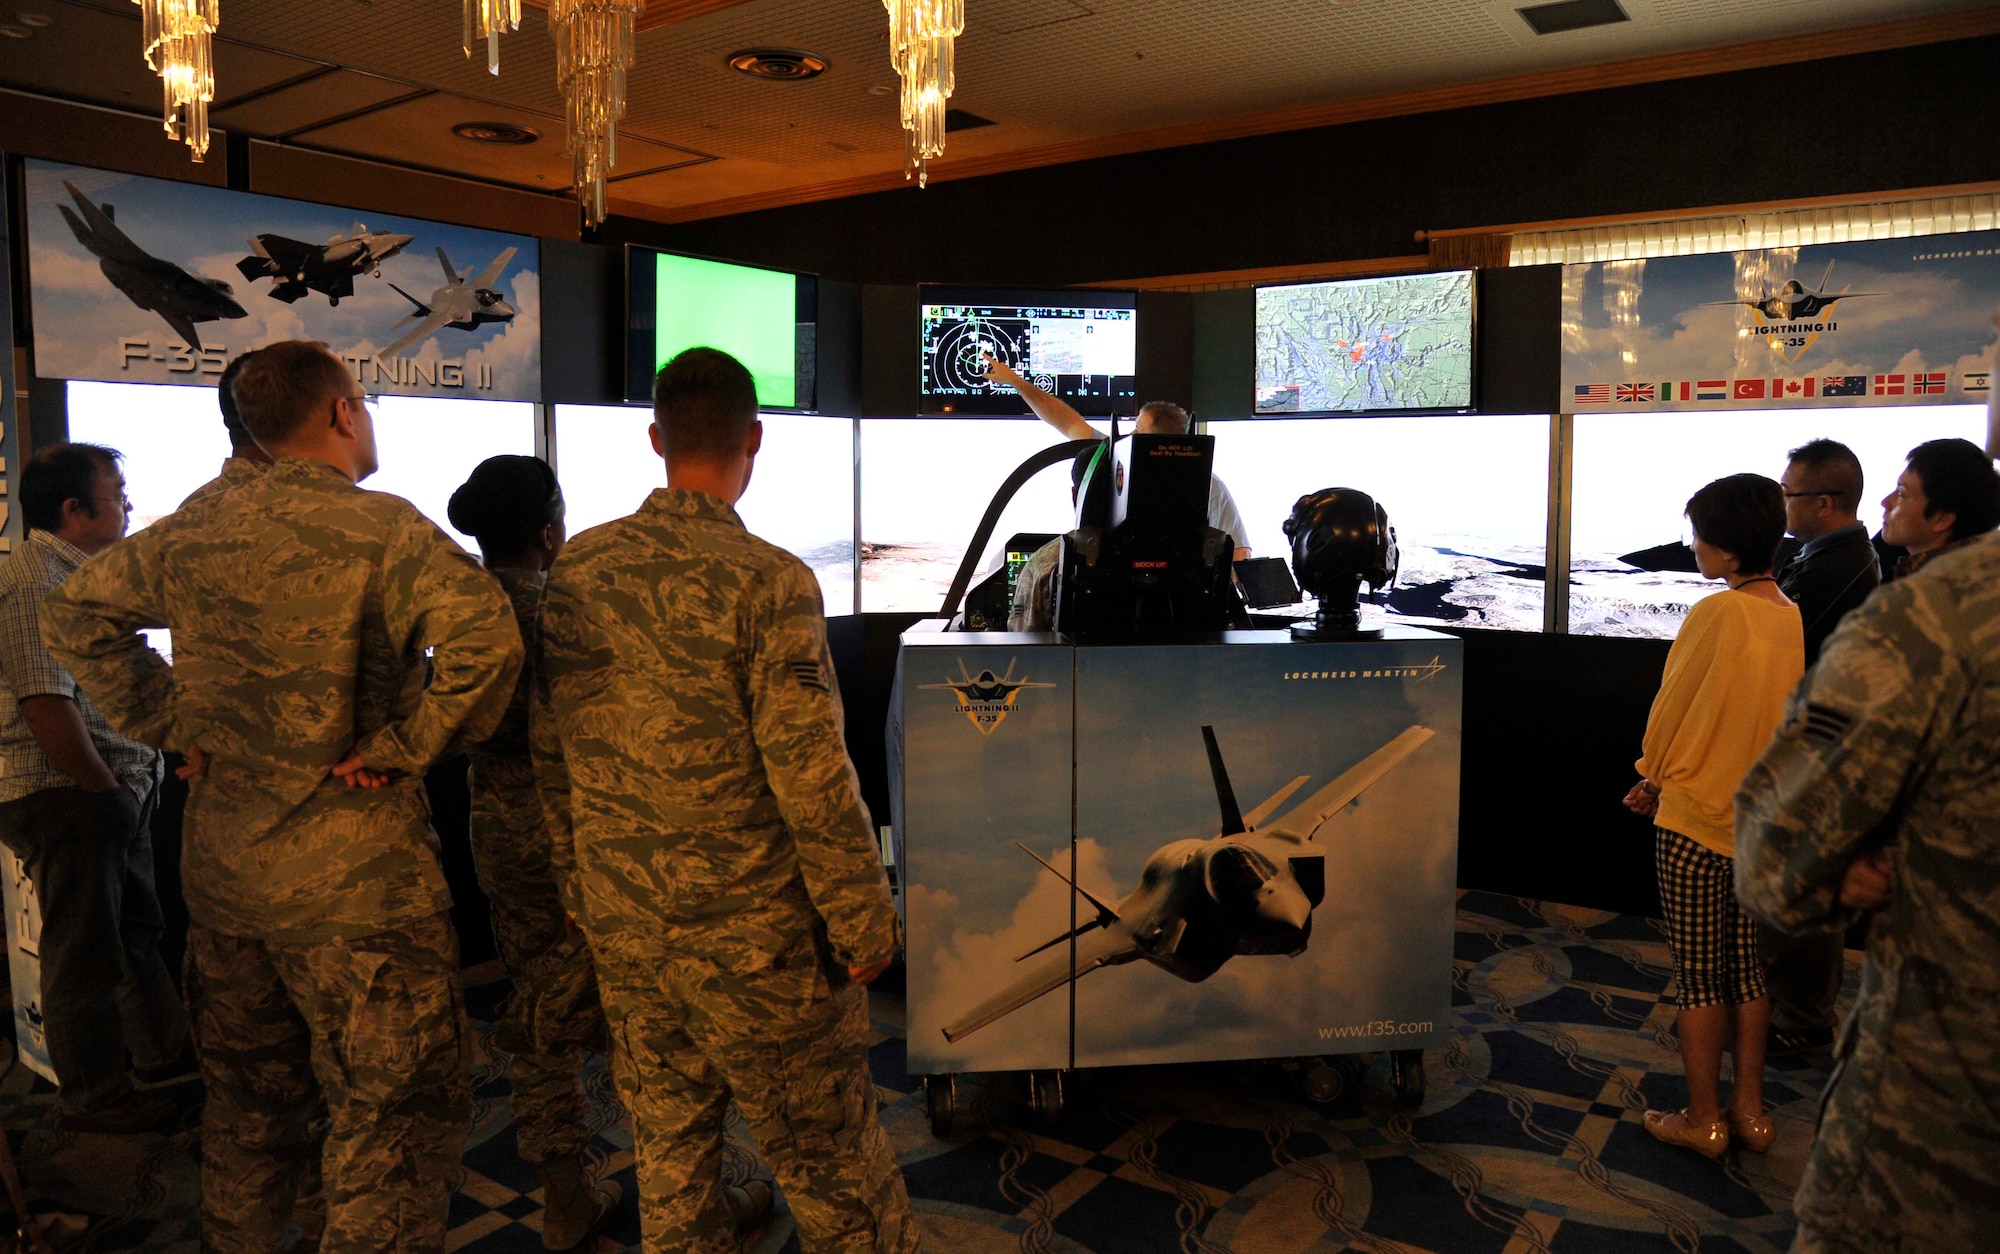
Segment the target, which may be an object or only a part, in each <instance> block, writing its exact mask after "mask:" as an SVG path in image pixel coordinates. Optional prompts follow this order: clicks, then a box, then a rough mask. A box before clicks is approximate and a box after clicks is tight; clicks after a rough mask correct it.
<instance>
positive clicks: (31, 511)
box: [21, 444, 125, 531]
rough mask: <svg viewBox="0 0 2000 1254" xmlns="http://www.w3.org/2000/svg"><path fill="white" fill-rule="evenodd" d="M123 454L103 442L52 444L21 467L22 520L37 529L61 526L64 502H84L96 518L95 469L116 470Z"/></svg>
mask: <svg viewBox="0 0 2000 1254" xmlns="http://www.w3.org/2000/svg"><path fill="white" fill-rule="evenodd" d="M124 456H125V455H124V454H123V453H120V452H119V451H118V450H117V449H114V448H105V447H104V446H103V445H102V444H51V445H49V446H48V447H47V448H44V449H37V450H36V451H35V455H34V456H33V457H30V458H29V459H28V464H27V465H26V466H23V467H22V468H21V520H22V521H23V522H25V523H26V524H27V525H28V526H29V527H30V528H32V529H34V530H36V531H55V530H57V529H59V528H60V527H61V526H62V520H63V505H64V504H65V503H66V502H69V501H81V502H83V508H84V512H85V513H87V514H89V515H90V516H91V517H92V518H95V517H97V492H96V489H97V472H98V471H100V470H116V469H117V468H118V462H119V460H120V459H121V458H123V457H124Z"/></svg>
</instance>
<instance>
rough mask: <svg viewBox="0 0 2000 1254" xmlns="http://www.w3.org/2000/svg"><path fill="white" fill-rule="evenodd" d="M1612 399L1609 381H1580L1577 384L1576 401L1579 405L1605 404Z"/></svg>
mask: <svg viewBox="0 0 2000 1254" xmlns="http://www.w3.org/2000/svg"><path fill="white" fill-rule="evenodd" d="M1610 399H1611V385H1610V384H1609V383H1579V384H1577V385H1576V403H1577V404H1579V405H1603V404H1605V403H1607V402H1609V401H1610Z"/></svg>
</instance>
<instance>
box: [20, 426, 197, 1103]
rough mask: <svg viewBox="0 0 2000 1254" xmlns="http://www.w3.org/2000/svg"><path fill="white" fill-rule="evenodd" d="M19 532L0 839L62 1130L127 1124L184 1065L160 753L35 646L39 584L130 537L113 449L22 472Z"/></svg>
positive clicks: (42, 593)
mask: <svg viewBox="0 0 2000 1254" xmlns="http://www.w3.org/2000/svg"><path fill="white" fill-rule="evenodd" d="M20 503H21V510H22V514H23V515H24V517H25V519H26V522H27V526H28V537H27V540H26V541H25V542H24V543H23V544H22V545H21V548H20V550H19V551H18V552H16V553H15V554H14V556H13V557H11V558H9V559H8V560H7V561H5V562H4V563H0V842H4V843H5V844H6V846H7V847H8V848H9V849H11V850H13V851H14V853H15V854H16V855H18V856H19V857H20V859H21V862H22V864H23V865H24V866H25V867H26V868H27V872H28V879H29V881H30V882H31V883H32V884H33V885H34V887H35V892H36V894H37V896H38V898H39V900H40V902H41V912H42V934H41V960H42V1014H43V1023H44V1030H45V1031H46V1033H47V1037H48V1044H49V1059H50V1061H51V1062H52V1063H53V1064H54V1066H55V1072H56V1080H57V1083H58V1084H59V1085H60V1087H61V1090H62V1095H61V1108H62V1123H63V1127H64V1128H65V1129H66V1130H68V1131H72V1132H136V1131H140V1130H142V1129H145V1128H149V1127H153V1126H155V1125H157V1124H159V1123H161V1122H163V1121H164V1120H166V1119H168V1118H170V1117H172V1116H173V1115H174V1114H175V1107H174V1104H173V1103H172V1102H171V1101H168V1100H167V1099H165V1098H163V1097H160V1096H157V1095H149V1094H143V1093H139V1092H136V1091H134V1089H133V1086H132V1079H131V1077H130V1076H128V1075H127V1074H126V1071H125V1051H126V1050H127V1049H128V1048H129V1049H130V1050H131V1052H132V1061H133V1063H134V1064H135V1067H136V1070H137V1073H138V1075H139V1077H140V1079H142V1080H161V1079H169V1078H172V1077H174V1076H177V1075H182V1074H191V1073H192V1071H193V1069H194V1068H193V1061H192V1058H193V1055H192V1053H191V1052H190V1050H189V1045H188V1025H187V1015H186V1013H185V1012H184V1011H183V1010H182V1008H181V1002H180V995H179V994H178V993H177V992H176V991H175V989H174V985H173V982H172V980H171V979H170V978H169V976H168V974H167V968H166V964H165V963H164V962H162V961H161V960H160V935H161V933H162V931H163V930H164V925H163V920H162V917H161V914H160V901H159V897H158V896H157V894H156V893H155V892H154V889H153V842H152V833H151V830H150V825H151V822H152V816H153V806H154V803H155V800H156V798H157V791H156V790H157V787H158V784H159V778H160V755H159V754H158V753H156V752H155V751H154V750H152V749H151V748H149V747H147V746H146V745H142V744H139V743H138V742H136V741H132V740H127V739H126V738H125V737H123V736H120V735H119V734H118V733H117V732H115V731H113V730H111V725H110V724H109V723H108V722H106V721H105V718H104V715H103V714H101V713H99V712H98V709H97V707H96V706H95V705H93V704H92V703H91V700H90V698H89V697H87V696H85V695H84V693H83V691H82V690H81V689H79V688H78V687H77V685H76V681H75V680H74V679H72V678H70V675H69V672H68V671H65V670H64V669H63V668H62V667H60V666H58V665H57V664H56V662H55V660H54V659H53V658H52V657H50V656H49V651H48V649H47V648H46V647H45V646H44V645H43V643H42V631H41V609H42V602H43V600H44V599H45V598H46V597H47V596H48V594H49V591H50V590H51V589H53V588H54V587H55V586H56V585H57V584H60V583H61V582H63V580H65V579H67V578H69V576H70V574H71V573H72V572H74V571H75V570H76V568H77V567H78V566H80V565H82V564H83V561H84V559H85V558H87V557H89V556H91V555H92V554H94V553H96V552H98V551H99V550H101V549H104V548H106V547H108V546H109V545H111V544H112V543H113V542H114V541H116V540H118V539H119V538H120V537H121V536H123V535H124V534H125V527H126V522H127V515H128V511H129V509H130V506H131V502H129V501H127V500H126V499H125V477H124V476H123V475H122V474H120V473H119V470H118V454H117V453H116V452H114V451H112V450H111V449H107V448H100V447H98V446H96V445H94V444H58V445H55V446H53V447H51V448H45V449H43V450H41V451H40V452H39V453H37V454H35V456H34V457H33V458H32V459H30V460H29V462H28V464H27V466H26V467H25V468H23V470H22V472H21V489H20Z"/></svg>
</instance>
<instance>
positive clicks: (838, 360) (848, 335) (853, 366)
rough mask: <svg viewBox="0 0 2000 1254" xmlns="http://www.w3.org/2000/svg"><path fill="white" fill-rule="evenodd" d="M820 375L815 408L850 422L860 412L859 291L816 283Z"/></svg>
mask: <svg viewBox="0 0 2000 1254" xmlns="http://www.w3.org/2000/svg"><path fill="white" fill-rule="evenodd" d="M815 369H816V370H817V371H818V372H819V396H818V402H817V405H816V408H817V409H818V410H819V412H820V413H822V414H839V415H840V416H842V417H845V418H852V417H853V416H854V415H856V414H858V413H860V412H861V287H860V285H859V284H856V283H836V282H833V281H831V280H828V279H821V280H820V281H819V351H818V353H817V364H816V366H815Z"/></svg>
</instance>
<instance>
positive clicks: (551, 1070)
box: [468, 566, 604, 1248]
mask: <svg viewBox="0 0 2000 1254" xmlns="http://www.w3.org/2000/svg"><path fill="white" fill-rule="evenodd" d="M492 574H493V575H494V576H495V577H496V578H498V579H499V580H500V586H501V587H502V588H504V589H506V592H507V596H508V599H509V600H511V601H512V602H513V606H514V621H515V622H516V623H518V624H519V625H520V629H521V636H522V639H524V640H532V639H534V636H535V620H536V618H537V616H538V615H539V614H540V612H541V600H542V588H543V584H544V581H545V579H546V576H545V575H544V574H543V573H542V572H541V571H534V570H522V569H518V568H515V567H506V566H500V567H494V568H492ZM527 678H528V677H527V675H526V674H525V673H524V674H523V676H522V680H521V682H520V683H519V684H518V685H517V686H516V691H515V694H514V700H513V701H512V703H510V704H509V705H508V707H507V714H506V717H505V718H504V719H502V720H501V723H500V730H499V731H497V732H495V733H494V734H493V736H492V738H491V739H488V740H486V741H484V742H482V743H480V744H478V745H475V746H473V747H472V749H471V750H470V751H469V754H468V756H469V757H470V758H471V760H472V781H471V782H472V856H473V865H474V868H475V869H476V871H477V873H478V876H479V887H480V888H481V889H482V890H484V891H485V893H486V899H487V902H488V903H489V904H490V905H491V907H492V913H493V940H494V943H495V944H496V945H498V947H499V949H500V957H501V958H502V960H504V961H505V962H506V964H507V971H508V973H509V974H510V975H512V977H513V979H514V997H513V1000H512V1002H511V1003H510V1005H509V1006H508V1013H507V1019H506V1022H505V1023H503V1024H502V1025H501V1028H500V1031H499V1033H498V1034H497V1035H498V1041H499V1043H500V1045H501V1046H502V1047H504V1048H505V1049H507V1050H508V1051H509V1052H510V1053H511V1054H512V1055H513V1057H512V1058H511V1059H510V1061H509V1063H508V1066H507V1078H508V1080H509V1081H510V1082H511V1084H512V1085H513V1089H514V1097H513V1109H514V1121H515V1136H516V1139H517V1142H518V1146H519V1150H520V1154H521V1157H522V1159H523V1160H525V1161H527V1162H530V1163H536V1164H541V1163H549V1162H553V1161H556V1160H570V1159H575V1158H576V1157H577V1156H578V1155H579V1154H581V1153H582V1152H583V1149H584V1147H585V1146H586V1145H588V1144H589V1143H590V1127H589V1124H588V1122H587V1119H588V1116H589V1111H590V1107H589V1103H587V1102H586V1101H585V1100H584V1097H583V1093H582V1091H581V1090H580V1089H579V1088H578V1087H577V1076H578V1074H579V1073H580V1072H581V1071H582V1069H583V1064H584V1062H585V1060H586V1059H587V1058H588V1057H589V1055H590V1053H591V1051H592V1050H594V1049H598V1048H602V1042H603V1039H604V1014H603V1011H602V1010H601V1009H599V1007H598V1002H597V976H596V973H595V972H594V971H593V970H592V968H591V961H590V949H589V946H587V945H586V944H585V943H584V940H583V938H582V936H580V935H578V934H576V933H574V932H572V931H570V929H569V919H568V916H567V915H566V914H565V912H564V911H563V908H562V902H561V900H560V899H559V897H558V895H557V891H556V882H555V870H554V867H553V865H552V863H551V859H550V853H549V829H548V824H547V822H546V821H545V820H544V819H543V817H542V811H541V803H540V801H539V800H538V799H537V797H536V793H535V770H534V765H533V763H532V762H530V761H529V758H528V696H529V694H528V685H527ZM545 1235H547V1234H545ZM557 1248H560V1246H558V1247H557Z"/></svg>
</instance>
